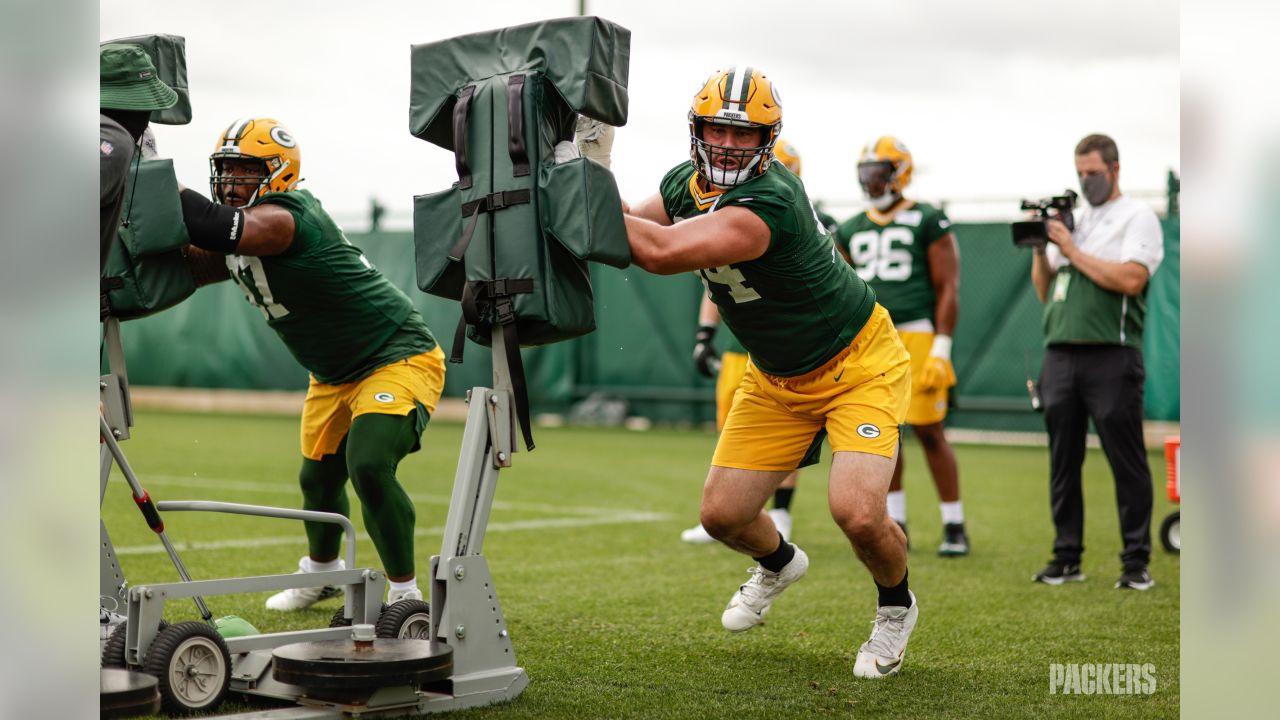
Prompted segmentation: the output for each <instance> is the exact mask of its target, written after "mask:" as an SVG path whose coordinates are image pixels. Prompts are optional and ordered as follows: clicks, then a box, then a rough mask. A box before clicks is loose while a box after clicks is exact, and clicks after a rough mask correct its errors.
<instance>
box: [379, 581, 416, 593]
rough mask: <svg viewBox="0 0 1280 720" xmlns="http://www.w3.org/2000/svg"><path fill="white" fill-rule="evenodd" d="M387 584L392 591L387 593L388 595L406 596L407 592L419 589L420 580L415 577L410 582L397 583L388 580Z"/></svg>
mask: <svg viewBox="0 0 1280 720" xmlns="http://www.w3.org/2000/svg"><path fill="white" fill-rule="evenodd" d="M387 584H388V585H390V586H391V589H390V590H388V591H387V594H388V595H392V594H404V593H405V592H407V591H409V590H417V589H418V578H416V577H414V578H409V579H408V580H405V581H404V582H396V581H395V580H387Z"/></svg>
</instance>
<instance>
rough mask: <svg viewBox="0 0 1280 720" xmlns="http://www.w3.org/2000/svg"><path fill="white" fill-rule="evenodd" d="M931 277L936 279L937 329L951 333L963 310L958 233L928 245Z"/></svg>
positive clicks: (934, 282)
mask: <svg viewBox="0 0 1280 720" xmlns="http://www.w3.org/2000/svg"><path fill="white" fill-rule="evenodd" d="M928 252H929V280H930V282H932V283H933V294H934V298H935V299H934V310H933V325H934V332H935V333H937V334H938V335H946V336H948V337H950V336H952V335H954V334H955V329H956V319H957V318H958V316H959V314H960V304H959V291H960V251H959V250H958V249H957V247H956V236H955V235H954V234H953V233H947V234H946V235H943V236H942V237H940V238H938V239H937V240H935V241H934V242H933V244H932V245H930V246H929V251H928Z"/></svg>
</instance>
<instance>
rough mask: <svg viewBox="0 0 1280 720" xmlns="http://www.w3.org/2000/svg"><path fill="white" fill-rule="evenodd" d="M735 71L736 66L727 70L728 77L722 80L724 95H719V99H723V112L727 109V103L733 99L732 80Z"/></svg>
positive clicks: (736, 69)
mask: <svg viewBox="0 0 1280 720" xmlns="http://www.w3.org/2000/svg"><path fill="white" fill-rule="evenodd" d="M737 71H738V68H737V66H734V67H731V68H729V75H728V77H726V78H725V79H724V93H723V95H721V97H722V98H724V105H723V106H721V107H722V108H723V109H725V110H728V109H729V102H730V101H731V100H732V99H733V96H734V95H733V83H734V79H735V77H736V74H737Z"/></svg>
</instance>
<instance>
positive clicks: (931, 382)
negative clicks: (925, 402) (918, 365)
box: [920, 335, 956, 390]
mask: <svg viewBox="0 0 1280 720" xmlns="http://www.w3.org/2000/svg"><path fill="white" fill-rule="evenodd" d="M955 384H956V371H955V368H954V367H952V366H951V337H950V336H948V335H938V336H936V337H934V338H933V348H932V349H931V350H930V351H929V359H928V360H925V365H924V371H923V372H922V373H921V374H920V389H921V390H936V389H940V388H949V387H952V386H954V385H955Z"/></svg>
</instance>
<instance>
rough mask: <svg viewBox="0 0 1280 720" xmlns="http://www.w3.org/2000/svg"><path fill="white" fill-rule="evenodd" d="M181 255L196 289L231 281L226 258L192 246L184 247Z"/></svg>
mask: <svg viewBox="0 0 1280 720" xmlns="http://www.w3.org/2000/svg"><path fill="white" fill-rule="evenodd" d="M183 255H184V256H185V257H186V259H187V269H188V270H190V271H191V278H192V279H193V280H195V283H196V287H204V286H205V285H211V284H213V283H216V282H222V281H223V280H230V279H231V273H230V271H229V270H227V263H226V260H225V259H224V258H225V257H226V256H224V255H220V254H218V253H214V252H209V251H208V250H201V249H200V248H198V247H196V246H194V245H188V246H186V248H185V249H184V251H183Z"/></svg>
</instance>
